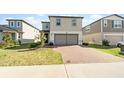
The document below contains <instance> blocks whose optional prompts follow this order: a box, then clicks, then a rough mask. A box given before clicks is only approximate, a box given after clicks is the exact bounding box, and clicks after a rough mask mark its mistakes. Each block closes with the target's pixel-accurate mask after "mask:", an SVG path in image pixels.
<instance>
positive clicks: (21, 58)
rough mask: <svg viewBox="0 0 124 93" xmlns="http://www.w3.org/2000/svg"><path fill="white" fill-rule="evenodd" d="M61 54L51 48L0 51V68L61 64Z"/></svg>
mask: <svg viewBox="0 0 124 93" xmlns="http://www.w3.org/2000/svg"><path fill="white" fill-rule="evenodd" d="M62 63H63V62H62V57H61V54H60V53H58V52H56V51H54V50H53V49H52V48H38V49H23V46H22V49H21V48H19V49H18V47H16V48H12V49H0V66H31V65H49V64H62Z"/></svg>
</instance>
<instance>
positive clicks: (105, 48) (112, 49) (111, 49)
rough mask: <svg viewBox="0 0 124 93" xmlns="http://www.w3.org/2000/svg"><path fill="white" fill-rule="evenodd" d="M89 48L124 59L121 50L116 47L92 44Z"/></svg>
mask: <svg viewBox="0 0 124 93" xmlns="http://www.w3.org/2000/svg"><path fill="white" fill-rule="evenodd" d="M89 47H92V48H96V49H98V50H100V51H103V52H106V53H109V54H112V55H114V56H118V57H121V58H124V55H123V54H121V53H120V48H117V47H116V46H102V45H96V44H90V45H89Z"/></svg>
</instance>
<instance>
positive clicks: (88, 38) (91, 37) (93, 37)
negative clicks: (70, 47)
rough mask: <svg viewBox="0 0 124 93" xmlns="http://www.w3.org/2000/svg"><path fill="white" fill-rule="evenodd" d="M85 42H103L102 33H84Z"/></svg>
mask: <svg viewBox="0 0 124 93" xmlns="http://www.w3.org/2000/svg"><path fill="white" fill-rule="evenodd" d="M83 42H85V43H91V44H102V34H101V33H94V34H87V35H83Z"/></svg>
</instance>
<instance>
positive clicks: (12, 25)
mask: <svg viewBox="0 0 124 93" xmlns="http://www.w3.org/2000/svg"><path fill="white" fill-rule="evenodd" d="M7 21H8V25H0V41H1V42H2V38H3V36H4V34H8V35H10V36H11V37H12V39H13V40H21V43H32V42H36V41H38V37H39V35H40V32H39V31H40V30H39V29H37V28H36V27H34V26H33V25H31V24H29V23H28V22H26V21H24V20H21V19H7Z"/></svg>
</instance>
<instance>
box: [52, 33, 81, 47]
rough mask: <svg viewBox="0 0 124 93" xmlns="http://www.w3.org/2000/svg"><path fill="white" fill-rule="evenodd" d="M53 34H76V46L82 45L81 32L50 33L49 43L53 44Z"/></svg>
mask: <svg viewBox="0 0 124 93" xmlns="http://www.w3.org/2000/svg"><path fill="white" fill-rule="evenodd" d="M54 34H78V44H79V45H81V44H82V32H81V31H51V32H50V42H53V43H54Z"/></svg>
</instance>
